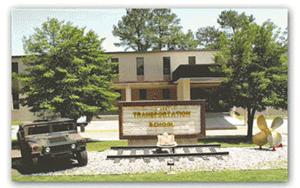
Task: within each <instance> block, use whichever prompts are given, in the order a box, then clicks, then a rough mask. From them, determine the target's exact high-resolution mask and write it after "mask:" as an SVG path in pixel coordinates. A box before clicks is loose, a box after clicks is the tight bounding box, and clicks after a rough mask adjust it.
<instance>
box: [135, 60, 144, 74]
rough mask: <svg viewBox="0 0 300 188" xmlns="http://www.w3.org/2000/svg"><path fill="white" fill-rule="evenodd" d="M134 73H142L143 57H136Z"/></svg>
mask: <svg viewBox="0 0 300 188" xmlns="http://www.w3.org/2000/svg"><path fill="white" fill-rule="evenodd" d="M136 74H137V75H144V58H143V57H137V58H136Z"/></svg>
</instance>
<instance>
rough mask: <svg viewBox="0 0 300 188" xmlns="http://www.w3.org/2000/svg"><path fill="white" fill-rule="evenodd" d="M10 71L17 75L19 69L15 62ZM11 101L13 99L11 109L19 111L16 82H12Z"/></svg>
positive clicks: (17, 85)
mask: <svg viewBox="0 0 300 188" xmlns="http://www.w3.org/2000/svg"><path fill="white" fill-rule="evenodd" d="M11 71H12V73H19V67H18V63H17V62H13V63H12V65H11ZM12 99H13V109H20V104H19V103H20V101H19V83H18V81H17V80H13V81H12Z"/></svg>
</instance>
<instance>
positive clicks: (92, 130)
mask: <svg viewBox="0 0 300 188" xmlns="http://www.w3.org/2000/svg"><path fill="white" fill-rule="evenodd" d="M233 119H234V118H233ZM267 123H268V126H270V125H271V123H272V120H267ZM235 128H236V129H215V130H206V135H207V136H245V135H247V127H246V126H245V125H236V126H235ZM17 130H18V126H12V129H11V137H12V139H17V138H16V132H17ZM78 130H79V129H78ZM259 131H260V130H259V129H258V128H257V125H256V121H254V126H253V134H256V133H257V132H259ZM277 131H278V132H280V133H281V134H282V135H284V136H285V137H286V136H287V135H288V120H284V124H283V125H282V126H281V127H280V128H278V130H277ZM79 134H80V135H81V136H83V137H85V138H90V139H93V140H101V141H108V140H119V122H118V120H109V121H91V122H90V123H89V125H88V126H86V129H85V132H83V133H82V132H80V131H79Z"/></svg>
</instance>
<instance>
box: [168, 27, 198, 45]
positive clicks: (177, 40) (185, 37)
mask: <svg viewBox="0 0 300 188" xmlns="http://www.w3.org/2000/svg"><path fill="white" fill-rule="evenodd" d="M172 33H173V34H172V36H171V37H170V40H169V41H168V43H167V47H168V50H192V49H196V47H197V46H198V41H197V40H195V39H194V34H193V32H192V31H191V30H188V32H187V33H186V34H185V33H183V32H182V31H181V30H174V31H173V32H172Z"/></svg>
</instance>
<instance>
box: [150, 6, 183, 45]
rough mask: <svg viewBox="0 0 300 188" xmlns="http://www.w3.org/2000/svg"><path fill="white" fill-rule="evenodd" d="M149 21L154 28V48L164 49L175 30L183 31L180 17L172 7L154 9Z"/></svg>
mask: <svg viewBox="0 0 300 188" xmlns="http://www.w3.org/2000/svg"><path fill="white" fill-rule="evenodd" d="M151 13H152V16H151V19H150V20H149V22H150V23H151V24H150V26H151V29H152V40H151V41H152V45H153V49H154V50H162V49H163V48H164V47H165V45H166V44H168V43H169V41H170V40H171V38H172V37H173V36H174V33H173V31H181V28H182V27H181V26H180V25H179V22H180V19H178V18H177V16H176V14H174V13H172V12H171V10H170V9H153V10H152V11H151Z"/></svg>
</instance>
